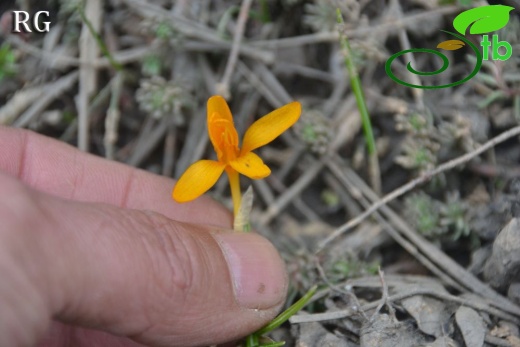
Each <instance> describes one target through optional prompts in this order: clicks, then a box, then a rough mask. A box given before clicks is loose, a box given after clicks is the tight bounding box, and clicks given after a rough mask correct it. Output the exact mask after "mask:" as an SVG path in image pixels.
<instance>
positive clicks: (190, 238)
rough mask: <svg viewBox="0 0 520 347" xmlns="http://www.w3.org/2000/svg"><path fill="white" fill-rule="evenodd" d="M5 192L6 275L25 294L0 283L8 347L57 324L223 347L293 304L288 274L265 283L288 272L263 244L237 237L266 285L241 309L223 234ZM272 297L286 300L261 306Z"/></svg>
mask: <svg viewBox="0 0 520 347" xmlns="http://www.w3.org/2000/svg"><path fill="white" fill-rule="evenodd" d="M0 190H1V191H2V192H3V193H4V194H6V196H9V197H10V199H8V200H7V199H0V219H1V220H3V221H7V224H4V225H6V226H7V227H0V245H1V246H0V247H2V252H0V254H2V258H0V269H2V273H3V275H4V277H7V278H8V279H10V280H13V281H15V283H16V285H17V287H16V291H13V289H12V287H10V285H9V284H10V283H11V281H9V282H2V284H0V302H1V303H3V304H2V306H4V307H5V303H6V302H7V300H10V301H9V302H11V303H12V306H9V305H7V312H9V315H10V316H8V317H7V318H5V317H6V315H5V314H3V313H0V320H2V319H3V321H6V322H7V323H9V324H8V325H7V327H8V328H10V329H11V328H12V329H13V330H7V331H3V329H2V328H3V325H2V324H0V345H6V346H7V345H8V346H32V345H34V343H35V342H37V340H38V339H39V338H41V337H42V336H43V335H42V334H44V331H45V330H47V329H49V326H50V323H51V318H56V319H58V320H60V321H63V322H67V323H74V324H79V325H81V326H85V327H90V328H95V329H101V330H104V331H107V332H109V333H111V334H115V335H120V336H127V337H130V338H132V339H133V340H135V341H137V342H140V343H144V344H146V345H150V346H198V345H208V344H214V343H222V342H226V341H230V340H234V339H237V338H240V337H241V336H244V335H245V334H247V333H248V332H251V331H254V330H255V329H257V328H259V327H261V326H262V325H263V324H265V323H267V321H268V320H269V319H271V318H272V317H273V316H274V315H275V314H276V312H277V310H278V309H279V308H280V306H281V305H282V303H283V300H284V298H285V293H286V289H287V279H286V278H284V276H285V275H282V277H280V276H277V275H276V274H273V278H274V281H273V282H271V283H270V282H269V281H270V280H269V274H268V273H264V274H262V271H263V270H262V268H263V267H265V269H274V270H276V269H280V268H283V263H282V261H281V259H280V258H279V256H278V254H277V252H276V250H275V249H274V247H272V245H271V244H270V243H268V242H267V241H266V240H264V239H262V238H261V237H260V236H258V235H254V234H251V233H249V234H237V235H236V236H237V237H240V238H243V239H244V240H246V241H247V242H246V243H245V244H247V245H249V246H250V251H251V252H250V253H251V254H252V257H254V256H255V254H260V255H262V254H263V258H262V259H261V264H259V266H257V269H252V270H253V272H254V273H253V274H252V277H251V279H250V280H252V281H254V280H255V277H254V276H257V277H259V278H264V280H263V283H261V286H262V291H259V292H258V296H259V300H258V302H259V305H258V307H257V308H259V309H254V308H252V307H243V306H242V305H240V304H239V303H238V302H237V299H236V298H235V296H234V294H233V293H234V288H233V285H232V283H231V279H230V277H231V275H230V272H229V271H230V270H229V269H230V268H229V266H228V263H227V262H226V256H225V255H224V254H223V249H222V248H221V245H220V241H219V240H220V238H222V237H224V236H221V235H222V234H223V233H226V231H223V230H222V229H221V228H217V227H202V226H194V225H188V224H184V223H180V222H175V221H172V220H170V219H168V218H166V217H165V216H163V215H161V214H158V213H155V212H151V211H138V210H130V209H121V208H117V207H114V206H111V205H108V204H100V203H87V202H73V201H70V200H65V199H61V198H57V197H53V196H50V195H48V194H44V193H41V192H37V191H34V190H32V189H30V188H27V187H26V186H24V185H23V184H21V183H20V182H19V181H17V180H15V179H14V178H12V177H9V176H5V175H3V174H0ZM13 230H14V231H16V232H13ZM226 234H227V233H226ZM275 272H276V271H275ZM265 293H267V294H268V295H271V296H272V295H277V297H278V298H279V299H277V302H276V303H272V304H271V305H263V306H262V299H261V297H262V295H264V294H265ZM28 298H30V300H28ZM271 301H272V300H271ZM19 306H22V308H23V309H22V310H20V309H19V308H18V307H19ZM4 312H5V311H4ZM10 322H14V323H17V324H20V326H21V327H22V328H21V329H22V330H20V329H16V326H13V324H12V323H10ZM42 322H43V323H42ZM21 323H24V324H21ZM30 337H32V338H33V339H34V340H30ZM26 338H29V341H27V340H24V339H26ZM2 339H6V340H3V342H2ZM8 339H11V340H8Z"/></svg>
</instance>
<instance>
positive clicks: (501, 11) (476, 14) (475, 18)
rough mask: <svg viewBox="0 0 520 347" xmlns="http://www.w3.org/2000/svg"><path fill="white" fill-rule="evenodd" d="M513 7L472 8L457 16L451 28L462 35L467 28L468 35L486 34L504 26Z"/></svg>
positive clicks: (490, 6)
mask: <svg viewBox="0 0 520 347" xmlns="http://www.w3.org/2000/svg"><path fill="white" fill-rule="evenodd" d="M513 9H514V7H511V6H504V5H489V6H482V7H477V8H473V9H471V10H467V11H464V12H462V13H461V14H459V15H458V16H457V17H455V19H454V20H453V27H454V28H455V30H457V31H458V32H459V33H461V34H462V35H465V34H466V30H467V29H468V27H470V26H471V27H470V29H469V33H470V34H486V33H489V32H492V31H496V30H498V29H501V28H503V27H504V26H506V24H507V22H509V12H511V10H513Z"/></svg>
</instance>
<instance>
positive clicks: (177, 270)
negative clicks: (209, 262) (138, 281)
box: [140, 212, 198, 302]
mask: <svg viewBox="0 0 520 347" xmlns="http://www.w3.org/2000/svg"><path fill="white" fill-rule="evenodd" d="M141 218H143V220H144V223H146V224H147V226H148V227H147V228H146V230H147V233H146V235H143V236H142V237H141V238H140V240H141V242H142V246H143V248H144V251H145V254H146V256H147V259H148V262H149V264H150V272H149V273H150V276H151V279H150V280H151V282H152V283H153V284H154V286H155V288H154V290H156V289H159V290H161V291H162V293H163V295H165V296H167V297H168V298H170V299H171V298H175V300H183V301H184V300H185V299H186V298H187V297H188V296H189V295H190V293H191V292H192V290H193V286H194V283H195V277H196V275H197V266H196V265H197V263H198V261H197V260H198V246H197V243H196V242H195V241H194V240H193V236H192V235H190V234H189V233H187V232H186V231H185V230H184V229H183V228H181V227H179V224H177V223H175V222H173V221H171V220H170V219H168V218H166V217H164V216H162V215H160V214H157V213H154V212H144V213H143V214H142V215H141ZM183 301H180V302H183Z"/></svg>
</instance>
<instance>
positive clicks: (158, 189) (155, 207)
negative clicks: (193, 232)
mask: <svg viewBox="0 0 520 347" xmlns="http://www.w3.org/2000/svg"><path fill="white" fill-rule="evenodd" d="M0 170H2V171H4V172H7V173H9V174H11V175H13V176H15V177H18V178H19V179H20V180H22V181H23V182H25V183H26V184H27V185H29V186H31V187H34V188H35V189H37V190H40V191H43V192H46V193H49V194H53V195H56V196H59V197H62V198H66V199H72V200H78V201H88V202H101V203H107V204H111V205H115V206H119V207H124V208H131V209H140V210H152V211H155V212H159V213H161V214H163V215H165V216H167V217H169V218H172V219H175V220H179V221H183V222H189V223H201V224H212V225H218V226H222V227H230V226H231V215H230V213H229V211H228V210H227V209H225V208H224V207H223V206H221V205H220V204H218V203H216V202H215V201H213V200H211V199H210V198H207V197H201V198H199V199H196V200H194V201H193V202H189V203H183V204H179V203H176V202H175V201H173V200H172V198H171V190H172V187H173V185H174V180H172V179H170V178H166V177H162V176H159V175H155V174H152V173H149V172H146V171H143V170H140V169H136V168H133V167H130V166H127V165H124V164H121V163H117V162H112V161H108V160H105V159H103V158H100V157H96V156H94V155H91V154H88V153H83V152H80V151H79V150H77V149H76V148H74V147H72V146H69V145H68V144H65V143H63V142H60V141H57V140H54V139H51V138H48V137H45V136H42V135H39V134H36V133H33V132H31V131H27V130H23V129H14V128H7V127H2V126H0Z"/></svg>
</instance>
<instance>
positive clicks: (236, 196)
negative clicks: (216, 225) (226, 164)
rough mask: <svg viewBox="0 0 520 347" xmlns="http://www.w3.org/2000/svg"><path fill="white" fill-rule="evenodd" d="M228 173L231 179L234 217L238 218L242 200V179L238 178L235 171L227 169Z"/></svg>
mask: <svg viewBox="0 0 520 347" xmlns="http://www.w3.org/2000/svg"><path fill="white" fill-rule="evenodd" d="M226 173H227V175H228V178H229V187H230V188H231V198H233V215H234V216H235V218H236V216H237V214H238V210H239V209H240V204H241V200H242V193H241V192H240V179H239V177H238V172H237V171H236V170H235V169H231V168H229V169H226Z"/></svg>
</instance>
